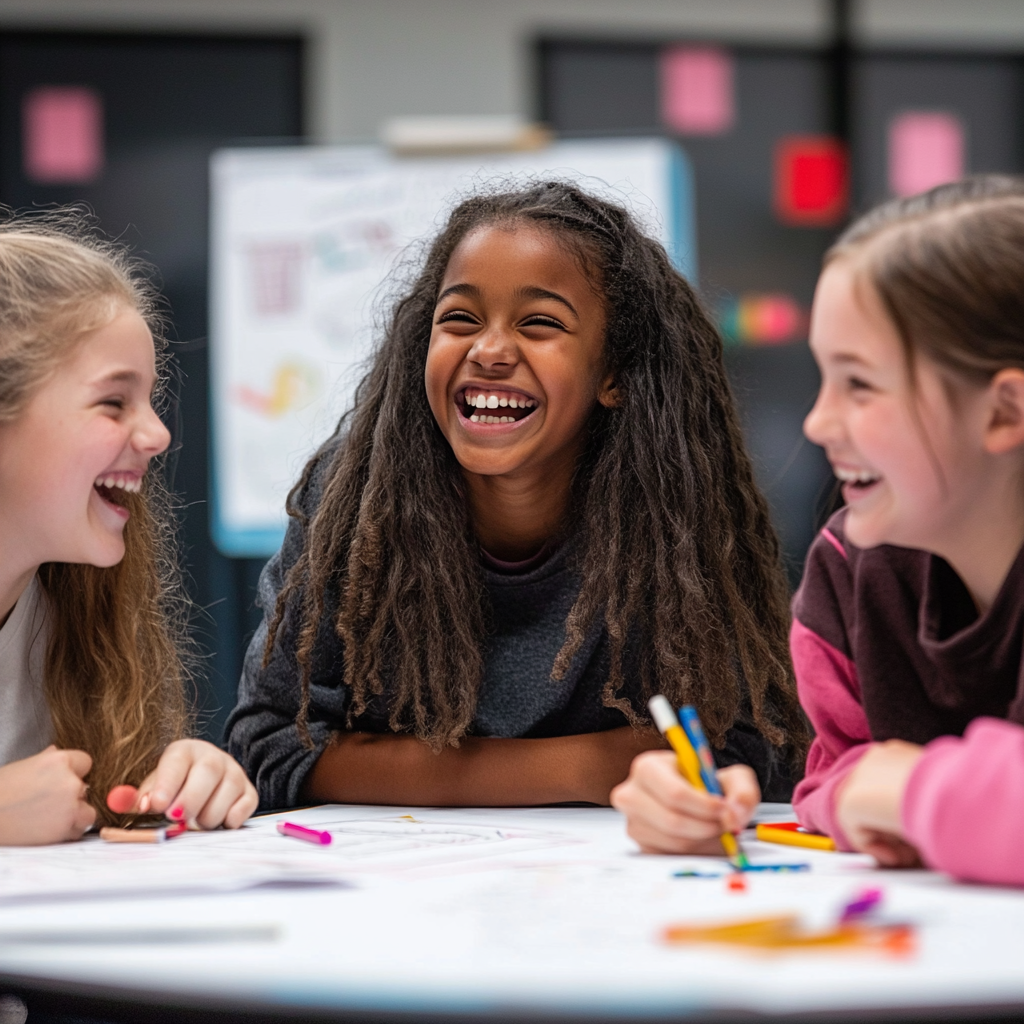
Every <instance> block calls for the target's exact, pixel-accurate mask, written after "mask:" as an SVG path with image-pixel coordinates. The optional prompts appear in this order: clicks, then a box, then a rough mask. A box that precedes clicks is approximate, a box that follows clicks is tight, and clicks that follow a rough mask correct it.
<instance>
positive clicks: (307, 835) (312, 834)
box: [277, 821, 331, 846]
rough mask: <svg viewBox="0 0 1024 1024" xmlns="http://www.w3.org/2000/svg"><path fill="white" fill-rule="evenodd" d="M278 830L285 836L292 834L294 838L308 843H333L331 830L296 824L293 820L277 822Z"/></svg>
mask: <svg viewBox="0 0 1024 1024" xmlns="http://www.w3.org/2000/svg"><path fill="white" fill-rule="evenodd" d="M277 831H278V832H280V833H281V835H283V836H291V838H292V839H302V840H304V841H305V842H307V843H316V844H318V845H319V846H330V845H331V833H330V832H321V831H319V830H318V829H315V828H306V827H305V826H304V825H296V824H295V822H293V821H279V822H278V823H277Z"/></svg>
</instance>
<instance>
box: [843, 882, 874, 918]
mask: <svg viewBox="0 0 1024 1024" xmlns="http://www.w3.org/2000/svg"><path fill="white" fill-rule="evenodd" d="M884 898H885V894H884V893H883V892H882V890H881V889H878V888H871V889H864V890H863V891H862V892H859V893H858V894H857V895H856V896H855V897H854V898H853V899H852V900H850V902H849V903H847V904H846V906H845V907H843V913H842V914H841V915H840V918H839V920H840V922H843V923H845V922H848V921H856V920H857V919H858V918H861V917H864V916H865V915H867V914H870V913H871V912H872V911H874V910H875V909H876V908H877V907H878V905H879V904H880V903H881V902H882V900H883V899H884Z"/></svg>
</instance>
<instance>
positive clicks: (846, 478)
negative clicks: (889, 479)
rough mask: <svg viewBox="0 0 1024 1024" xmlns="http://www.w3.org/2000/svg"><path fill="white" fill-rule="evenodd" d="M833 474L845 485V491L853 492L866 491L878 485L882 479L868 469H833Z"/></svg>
mask: <svg viewBox="0 0 1024 1024" xmlns="http://www.w3.org/2000/svg"><path fill="white" fill-rule="evenodd" d="M832 472H833V473H834V474H835V476H836V479H837V480H839V481H840V483H842V485H843V489H844V490H846V489H847V488H849V489H850V490H851V491H855V492H856V491H865V490H867V489H868V488H869V487H871V486H872V485H873V484H877V483H878V481H879V480H881V479H882V478H881V477H880V476H878V474H877V473H872V472H871V471H870V470H867V469H838V468H833V470H832Z"/></svg>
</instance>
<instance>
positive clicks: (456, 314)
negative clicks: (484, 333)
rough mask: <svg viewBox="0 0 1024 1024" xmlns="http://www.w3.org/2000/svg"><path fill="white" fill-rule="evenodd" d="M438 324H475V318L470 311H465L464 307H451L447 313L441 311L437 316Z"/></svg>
mask: <svg viewBox="0 0 1024 1024" xmlns="http://www.w3.org/2000/svg"><path fill="white" fill-rule="evenodd" d="M437 322H438V323H439V324H450V323H461V324H475V323H477V318H476V317H475V316H473V314H472V313H467V312H466V311H465V310H464V309H453V310H450V311H449V312H447V313H442V314H441V316H439V317H438V318H437Z"/></svg>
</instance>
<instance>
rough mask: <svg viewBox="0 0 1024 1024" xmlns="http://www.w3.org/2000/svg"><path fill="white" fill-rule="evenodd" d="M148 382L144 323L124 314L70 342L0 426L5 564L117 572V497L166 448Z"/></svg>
mask: <svg viewBox="0 0 1024 1024" xmlns="http://www.w3.org/2000/svg"><path fill="white" fill-rule="evenodd" d="M155 380H156V367H155V355H154V350H153V339H152V336H151V335H150V332H149V328H148V327H147V326H146V323H145V321H144V320H143V319H142V317H141V316H139V314H138V313H136V312H134V311H133V310H123V311H122V312H120V313H119V314H118V315H117V316H116V317H115V318H114V319H113V320H112V321H111V322H110V323H109V324H107V325H106V326H105V327H101V328H99V329H98V330H95V331H92V332H90V333H89V334H87V335H85V336H84V337H83V338H82V339H81V340H80V341H78V342H77V343H76V345H75V347H74V349H73V350H72V353H71V354H70V356H69V357H68V358H67V359H66V360H65V361H64V362H63V363H62V364H61V365H60V366H59V367H58V369H57V371H56V373H54V375H53V376H52V377H50V378H49V379H48V380H47V382H46V383H45V384H44V385H43V386H42V387H41V388H40V389H39V391H37V392H36V393H35V395H34V396H33V397H32V399H31V400H30V401H29V403H28V405H27V406H26V408H25V410H24V411H23V412H22V414H21V415H20V416H19V417H18V418H17V419H16V420H14V421H13V422H11V423H9V424H6V425H4V426H0V537H2V547H0V550H2V551H3V553H4V557H5V558H14V557H16V558H17V559H18V560H19V561H22V560H23V561H24V562H25V565H26V567H30V566H31V567H35V566H39V565H41V564H42V563H43V562H77V563H85V564H89V565H96V566H110V565H115V564H116V563H117V562H119V561H120V560H121V559H122V558H123V557H124V538H123V536H122V534H123V532H124V526H125V523H126V522H127V521H128V516H129V513H128V510H127V509H126V508H125V507H124V505H123V501H124V494H125V492H136V491H138V490H139V489H140V488H141V486H142V478H143V476H144V474H145V472H146V467H147V466H148V464H149V460H150V459H151V458H152V457H153V456H155V455H159V454H160V453H161V452H162V451H164V450H165V449H166V448H167V445H168V444H169V443H170V434H169V433H168V431H167V428H166V427H164V425H163V424H162V423H161V422H160V420H159V418H158V417H157V415H156V413H155V412H154V411H153V407H152V405H151V404H150V395H151V393H152V390H153V385H154V382H155Z"/></svg>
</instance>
